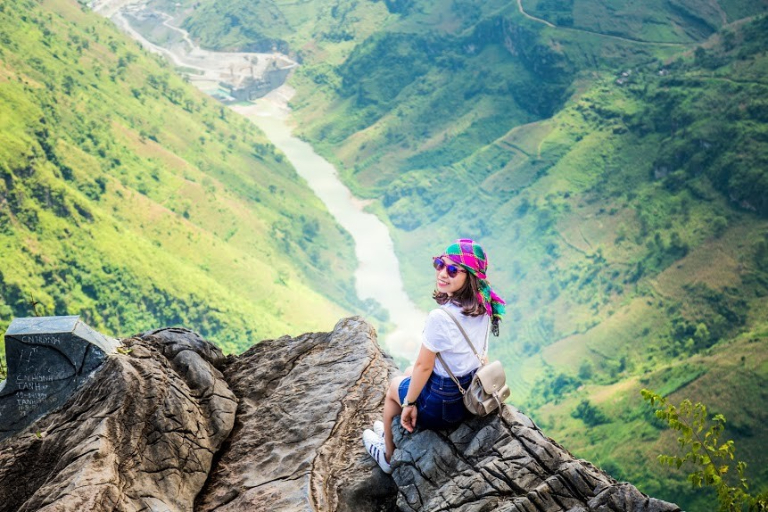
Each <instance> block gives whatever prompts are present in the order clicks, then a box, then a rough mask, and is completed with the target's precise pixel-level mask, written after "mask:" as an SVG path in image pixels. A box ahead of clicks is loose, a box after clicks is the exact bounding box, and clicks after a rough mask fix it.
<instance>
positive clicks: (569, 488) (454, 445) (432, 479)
mask: <svg viewBox="0 0 768 512" xmlns="http://www.w3.org/2000/svg"><path fill="white" fill-rule="evenodd" d="M122 342H123V347H124V348H123V349H122V350H121V353H119V354H114V355H110V356H109V357H108V358H107V360H106V362H105V363H104V364H103V365H102V366H101V367H100V368H99V369H98V370H97V371H96V372H95V373H94V374H93V375H92V377H91V378H89V379H88V380H87V381H86V382H85V384H84V385H83V386H82V387H81V388H80V389H78V391H77V392H76V393H75V394H74V395H73V396H72V397H71V399H70V400H69V401H68V402H67V403H66V404H65V405H64V406H63V407H61V408H59V409H57V410H55V411H53V412H51V413H49V414H47V415H45V416H44V417H42V418H41V419H39V420H38V421H36V422H35V423H34V424H32V425H31V426H29V427H28V428H26V429H25V430H24V431H22V432H20V433H18V434H16V435H14V436H12V437H10V438H8V439H6V440H4V441H2V442H0V511H6V510H7V511H11V510H14V511H16V510H18V511H33V510H41V511H48V512H52V511H57V512H59V511H80V510H92V511H107V510H109V511H173V512H176V511H191V510H196V511H213V510H217V511H235V510H237V511H242V510H270V511H293V510H296V511H304V510H317V511H331V510H332V511H359V512H366V511H389V510H405V511H438V510H440V511H449V510H456V511H459V510H460V511H477V512H480V511H490V510H499V511H510V512H524V511H525V512H528V511H536V512H559V511H563V512H565V511H568V512H581V511H616V512H618V511H628V512H632V511H644V512H653V511H659V512H661V511H664V512H667V511H669V512H673V511H679V510H680V509H679V508H678V507H677V506H675V505H673V504H670V503H667V502H663V501H660V500H656V499H654V498H650V497H648V496H645V495H644V494H642V493H640V492H639V491H638V490H637V489H636V488H635V487H633V486H632V485H630V484H627V483H621V482H617V481H615V480H613V479H612V478H611V477H610V476H608V475H607V474H605V473H603V472H602V471H600V470H599V469H597V468H596V467H594V466H593V465H591V464H590V463H589V462H586V461H583V460H579V459H576V458H574V457H573V456H572V455H571V454H570V453H568V451H567V450H565V449H564V448H563V447H561V446H559V445H558V444H557V443H556V442H554V441H553V440H551V439H549V438H547V437H546V436H545V435H544V434H543V433H542V432H541V430H539V428H538V427H536V425H535V424H534V423H533V422H532V421H531V420H530V419H529V418H527V417H526V416H525V415H523V414H522V413H520V412H519V411H518V410H516V409H515V408H514V407H512V406H509V405H508V406H505V409H504V411H503V414H501V415H500V416H499V415H494V416H492V417H488V418H474V419H472V420H470V421H468V422H466V423H464V424H463V425H461V426H460V427H459V428H457V429H456V430H454V431H451V432H432V431H417V432H416V433H414V434H407V433H405V431H403V430H401V429H399V427H398V428H397V429H396V434H395V435H396V438H395V440H396V444H397V446H398V449H397V450H396V451H395V455H394V461H393V468H394V471H393V474H392V476H391V477H390V476H388V475H385V474H384V473H382V472H381V471H380V470H379V469H378V466H376V464H375V463H374V462H373V460H372V459H371V458H370V457H369V456H368V455H367V454H366V453H365V452H364V450H363V447H362V443H361V440H360V435H361V432H362V430H363V429H364V428H368V427H370V425H371V424H372V423H373V421H374V420H376V419H378V418H379V417H380V414H381V409H382V406H383V401H384V391H385V389H386V385H387V382H388V380H389V379H390V378H391V377H393V376H394V375H396V373H397V369H396V367H395V365H394V363H393V361H392V360H391V359H390V358H389V357H387V356H386V355H385V354H383V353H382V352H381V350H380V349H379V347H378V345H377V343H376V334H375V332H374V330H373V329H372V327H371V326H370V325H369V324H367V323H366V322H365V321H363V320H362V319H359V318H348V319H343V320H341V321H339V323H338V324H337V325H336V327H335V328H334V330H333V332H331V333H309V334H304V335H301V336H298V337H295V338H290V337H283V338H279V339H276V340H266V341H262V342H260V343H258V344H255V345H254V346H253V347H252V348H251V349H249V350H248V351H247V352H245V353H243V354H241V355H239V356H236V357H235V356H228V357H224V356H223V355H222V353H221V352H220V351H219V350H218V349H217V348H215V347H214V346H213V345H212V344H210V343H208V342H207V341H205V340H203V339H202V338H200V337H199V336H198V335H196V334H195V333H193V332H191V331H188V330H186V329H179V328H169V329H161V330H157V331H151V332H147V333H144V334H142V335H139V336H135V337H132V338H128V339H124V340H122Z"/></svg>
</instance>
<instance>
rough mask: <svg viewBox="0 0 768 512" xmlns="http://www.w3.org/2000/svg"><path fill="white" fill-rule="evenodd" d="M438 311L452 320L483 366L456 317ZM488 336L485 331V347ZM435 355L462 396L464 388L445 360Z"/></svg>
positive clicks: (438, 354) (445, 310)
mask: <svg viewBox="0 0 768 512" xmlns="http://www.w3.org/2000/svg"><path fill="white" fill-rule="evenodd" d="M440 310H441V311H443V312H445V314H447V315H448V316H449V317H450V318H451V320H453V323H455V324H456V327H458V328H459V331H461V334H462V335H463V336H464V339H465V340H466V341H467V343H468V344H469V346H470V347H471V348H472V352H474V353H475V357H477V360H478V361H480V366H481V367H482V366H483V359H482V358H481V357H480V354H478V353H477V349H476V348H475V345H473V344H472V342H471V341H469V336H467V331H465V330H464V328H463V327H462V326H461V324H460V323H459V321H458V319H457V318H456V316H454V314H453V313H451V312H450V311H448V310H447V309H443V308H440ZM489 329H490V324H489ZM488 334H489V330H486V333H485V344H486V347H487V346H488ZM435 355H436V356H437V358H438V359H439V360H440V364H442V365H443V368H445V371H447V372H448V375H450V377H451V380H453V382H454V383H455V384H456V385H457V386H458V387H459V391H461V394H462V395H464V393H466V391H465V390H464V388H462V387H461V384H459V379H457V378H456V376H455V375H454V374H453V372H452V371H451V369H450V368H449V367H448V365H447V364H445V359H443V356H441V355H440V352H437V353H436V354H435Z"/></svg>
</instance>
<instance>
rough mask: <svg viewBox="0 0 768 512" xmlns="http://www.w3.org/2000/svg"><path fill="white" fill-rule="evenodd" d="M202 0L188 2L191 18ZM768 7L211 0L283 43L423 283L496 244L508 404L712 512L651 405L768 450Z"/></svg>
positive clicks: (250, 42) (753, 461)
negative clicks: (668, 455)
mask: <svg viewBox="0 0 768 512" xmlns="http://www.w3.org/2000/svg"><path fill="white" fill-rule="evenodd" d="M189 5H191V4H183V5H182V7H181V9H184V8H187V7H188V6H189ZM767 6H768V4H766V2H764V1H761V2H741V1H727V0H723V1H708V2H707V1H705V2H699V1H697V2H693V1H685V0H682V1H678V0H675V1H668V2H662V1H658V2H656V1H652V2H615V1H599V0H591V1H568V0H541V1H538V2H536V1H532V0H531V1H526V0H523V1H522V3H518V2H509V1H484V2H480V1H477V2H473V1H468V2H442V1H437V0H435V1H429V0H422V1H418V0H412V1H408V0H401V1H386V2H365V1H344V0H342V1H339V2H336V3H334V4H333V5H329V4H326V3H324V2H304V3H300V4H297V3H293V2H290V3H289V2H279V1H263V2H237V1H235V2H227V3H223V2H222V3H217V2H212V1H203V2H199V8H198V9H197V10H194V11H193V10H191V9H190V10H189V11H187V14H188V15H189V17H188V19H187V20H186V21H185V22H184V26H185V27H187V28H188V29H189V30H190V31H191V32H192V33H193V34H194V35H195V37H197V38H199V39H200V40H201V41H202V42H203V43H204V44H206V45H210V46H212V47H218V48H223V47H241V48H247V47H258V46H259V45H262V44H267V43H266V42H267V41H268V42H269V44H273V45H281V46H280V47H281V48H288V50H289V51H290V52H291V53H292V54H293V55H295V56H297V57H299V58H300V59H302V61H303V66H302V67H301V68H300V69H299V70H298V71H297V72H296V74H295V75H294V76H293V78H292V83H293V85H294V86H296V87H297V88H298V91H299V92H298V95H297V97H296V99H295V102H294V108H295V109H296V114H295V115H296V117H297V119H298V120H299V122H300V131H301V132H302V134H303V135H304V136H305V137H306V138H308V139H309V140H311V141H312V142H313V144H314V145H315V147H316V148H317V149H318V150H319V151H321V152H322V153H323V154H324V155H325V156H326V157H328V158H329V159H331V160H333V161H335V162H336V163H337V165H338V166H339V168H340V172H341V173H342V175H343V176H344V179H345V180H346V182H347V183H348V184H349V185H350V186H351V187H352V188H353V190H355V192H356V193H357V194H359V195H361V196H364V197H369V198H372V199H374V200H375V202H374V206H373V208H374V210H375V211H377V212H378V213H379V214H380V215H381V216H382V217H383V218H385V219H386V220H387V221H388V222H389V223H390V225H391V226H392V228H393V234H394V237H395V239H396V245H397V249H398V251H399V253H400V254H401V255H402V256H403V258H402V262H403V263H402V264H403V271H404V273H405V274H406V277H407V278H408V279H407V281H408V285H407V286H409V292H410V293H411V294H412V296H413V297H414V299H415V300H417V301H418V302H419V303H420V304H421V305H422V306H423V307H425V308H426V307H429V302H430V300H429V292H430V291H431V280H432V273H431V271H430V269H429V264H428V259H429V256H432V255H433V254H434V253H435V252H436V251H439V250H440V249H441V248H442V246H443V245H444V244H445V243H446V241H448V240H450V239H452V238H454V237H456V236H459V235H462V236H473V237H476V238H478V239H480V240H481V241H483V242H484V243H485V245H486V246H487V248H488V250H489V252H490V254H491V260H492V261H491V266H492V271H491V275H492V276H493V282H494V284H495V285H496V286H497V287H498V289H499V290H500V291H501V292H502V293H503V294H504V295H505V296H506V297H507V298H508V300H509V302H510V306H509V315H508V318H507V319H506V320H505V322H504V326H503V327H504V328H503V332H504V335H503V337H502V340H500V342H498V343H497V345H496V347H497V348H496V350H495V352H496V354H497V355H498V356H500V357H502V359H504V361H505V362H506V364H507V365H508V366H509V367H510V368H512V369H513V371H512V373H513V375H514V379H515V391H514V400H515V401H516V402H517V403H522V404H524V405H525V406H526V408H527V410H528V411H529V412H531V413H532V414H533V415H534V416H535V417H536V418H537V419H538V421H539V422H540V423H541V424H542V425H544V427H545V430H546V431H547V433H548V434H550V435H552V436H553V437H555V438H557V439H558V440H561V441H562V442H563V443H564V444H565V445H566V446H567V447H569V448H571V449H574V450H575V451H576V452H577V453H580V454H582V455H584V456H586V457H588V458H589V459H590V460H593V461H596V462H597V463H598V464H600V465H602V466H603V467H604V468H606V469H609V470H610V471H611V472H612V473H613V474H614V475H615V476H616V477H618V478H628V479H629V480H631V481H633V482H636V483H638V484H639V486H640V488H641V489H643V488H644V489H646V490H647V491H648V492H649V493H651V494H653V495H657V496H660V497H664V498H667V499H671V500H673V501H676V502H679V503H680V504H681V505H682V506H684V508H686V509H687V510H702V511H703V510H709V509H710V506H711V502H710V501H709V500H711V497H708V496H706V495H700V494H693V493H690V491H689V490H688V487H689V484H688V483H687V482H685V481H684V478H683V477H682V476H681V475H670V474H669V473H668V472H666V470H662V469H660V468H659V467H658V466H657V465H656V461H655V455H656V454H657V453H658V452H659V450H673V449H674V447H675V443H674V439H673V438H672V437H671V436H670V435H668V433H662V432H661V431H660V430H659V429H658V428H657V427H656V426H655V423H654V422H653V421H651V420H650V419H649V415H648V412H647V411H648V410H647V408H646V407H645V406H644V405H643V404H641V403H640V399H639V394H638V390H639V389H640V388H641V387H646V386H648V387H652V388H655V389H657V390H660V391H661V392H663V393H665V394H672V395H673V397H678V398H682V397H691V398H693V399H696V400H703V401H705V402H706V403H708V404H709V405H710V406H711V408H712V409H713V410H714V411H716V412H722V413H723V414H725V416H726V417H727V418H728V419H729V425H730V429H731V430H730V433H731V434H732V435H733V436H734V438H736V439H737V446H738V447H739V448H738V451H739V453H740V454H741V456H742V457H744V458H745V459H746V460H747V461H748V462H749V464H750V468H751V469H750V474H751V476H752V477H753V478H755V479H757V481H758V482H759V483H761V485H766V483H768V474H766V473H765V471H766V470H765V467H766V464H765V460H766V451H765V446H768V443H766V441H767V440H768V429H767V428H766V426H765V425H766V422H768V413H767V412H766V410H765V409H766V408H765V404H766V403H768V400H767V399H768V395H766V392H765V391H764V389H765V386H766V384H767V383H768V362H767V359H768V349H767V344H766V343H767V341H768V340H767V338H768V320H766V318H768V316H766V313H768V301H767V300H766V297H768V222H766V218H767V217H768V204H766V199H765V198H766V197H768V170H767V169H768V165H766V164H768V146H767V145H766V144H768V116H766V112H767V111H766V98H768V56H766V50H768V36H767V35H766V34H768V21H766V18H765V17H764V16H762V15H761V13H763V12H765V10H766V7H767Z"/></svg>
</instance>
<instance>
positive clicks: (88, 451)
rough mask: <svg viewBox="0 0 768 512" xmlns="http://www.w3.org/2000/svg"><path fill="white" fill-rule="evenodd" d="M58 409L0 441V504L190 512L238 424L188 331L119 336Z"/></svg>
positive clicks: (210, 353)
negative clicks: (118, 350)
mask: <svg viewBox="0 0 768 512" xmlns="http://www.w3.org/2000/svg"><path fill="white" fill-rule="evenodd" d="M123 347H124V350H123V352H124V353H125V354H116V355H112V356H110V357H108V358H107V361H106V362H105V363H104V364H103V365H102V366H101V368H99V369H98V370H97V371H96V373H95V374H94V375H93V376H92V377H91V379H90V380H89V381H87V382H85V383H84V384H83V386H82V387H81V388H80V389H79V390H78V391H77V392H76V393H75V395H74V396H73V397H72V398H71V399H70V400H69V401H68V402H67V403H66V404H65V406H64V407H62V408H60V409H58V410H56V411H54V412H52V413H49V414H47V415H46V416H44V417H43V418H42V419H40V420H38V421H37V422H35V423H33V424H32V425H30V426H29V427H28V428H27V429H25V430H23V431H22V432H20V433H19V434H16V435H15V436H13V437H10V438H8V439H6V440H5V441H2V444H0V510H2V511H51V512H53V511H57V512H58V511H83V510H88V511H107V510H110V511H112V510H119V511H139V510H153V511H154V510H157V511H160V510H162V511H186V510H192V508H193V503H194V498H195V496H196V495H197V494H198V493H199V491H200V489H201V488H202V487H203V484H204V483H205V481H206V479H207V478H208V473H209V472H210V468H211V463H212V461H213V456H214V454H215V453H217V452H218V451H219V448H220V447H221V445H222V443H223V442H224V440H225V439H226V438H227V436H228V435H229V433H230V431H231V429H232V426H233V425H234V421H235V410H236V405H237V403H236V399H235V397H234V395H233V394H232V392H231V391H230V390H229V387H228V386H227V384H226V383H225V382H224V381H223V380H222V375H221V373H220V372H219V371H218V370H217V369H216V368H215V364H216V363H217V362H220V360H221V358H222V355H221V352H220V351H219V350H218V349H216V348H214V347H213V346H212V345H210V344H209V343H207V342H205V341H203V340H202V339H201V338H200V337H199V336H197V335H195V334H194V333H191V332H190V331H186V330H181V329H173V330H170V331H169V330H165V331H160V332H157V333H154V335H153V334H148V335H145V336H143V337H137V338H130V339H126V340H123Z"/></svg>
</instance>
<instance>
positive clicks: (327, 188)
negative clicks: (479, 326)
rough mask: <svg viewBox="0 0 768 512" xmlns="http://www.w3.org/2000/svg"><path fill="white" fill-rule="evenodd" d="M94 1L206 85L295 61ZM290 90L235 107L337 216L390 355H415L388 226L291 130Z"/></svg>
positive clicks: (412, 316)
mask: <svg viewBox="0 0 768 512" xmlns="http://www.w3.org/2000/svg"><path fill="white" fill-rule="evenodd" d="M92 7H93V9H94V10H95V11H97V12H100V13H102V14H103V15H104V16H105V17H108V18H111V19H112V21H114V22H115V23H116V24H117V25H118V26H119V27H121V28H122V29H123V30H124V31H125V32H127V33H128V34H129V35H130V36H131V37H133V38H134V39H136V40H137V41H138V42H139V43H141V45H142V46H144V47H145V48H147V49H148V50H149V51H152V52H156V53H160V54H163V55H165V56H166V57H167V58H169V59H170V60H171V62H173V63H174V64H176V65H177V66H184V67H185V68H187V69H193V70H195V72H196V73H197V74H192V75H190V76H189V78H190V80H191V82H192V83H193V84H195V85H196V86H197V87H198V88H199V89H201V90H202V91H204V92H209V91H211V90H212V88H215V87H217V85H218V83H219V82H220V81H226V80H227V79H232V78H235V75H236V74H237V73H236V70H238V69H241V68H242V69H245V70H246V73H248V74H249V75H250V76H254V73H255V74H256V75H258V74H260V73H261V72H263V71H264V70H265V69H266V67H267V66H268V65H269V64H270V63H271V64H273V65H275V64H278V63H280V66H281V67H286V66H287V67H293V66H295V65H296V63H295V62H292V61H291V60H290V59H288V58H287V57H285V56H282V55H278V54H254V53H247V54H246V53H222V52H211V51H208V50H205V49H202V48H200V47H199V46H196V45H195V44H194V42H193V41H192V40H191V39H190V38H189V34H187V32H186V31H185V30H183V29H181V28H180V27H178V26H175V25H174V24H172V23H171V22H172V21H173V18H172V17H171V16H170V15H168V14H166V13H161V12H159V11H154V13H155V14H159V16H156V15H155V16H151V19H155V20H157V19H160V20H162V21H161V24H162V25H163V26H164V27H165V29H167V30H169V31H171V32H177V33H179V34H180V35H181V40H182V41H183V44H181V45H178V44H177V45H173V47H167V48H166V47H161V46H159V45H158V44H155V43H152V42H150V41H148V40H147V39H145V38H144V36H142V34H141V33H139V32H138V31H137V30H135V29H134V28H133V27H131V24H130V22H129V20H128V19H127V18H126V17H125V16H124V13H128V12H130V13H132V15H137V13H138V14H139V15H140V13H141V12H143V11H144V10H145V9H146V5H144V4H142V3H141V2H137V1H136V0H94V1H93V2H92ZM150 14H151V13H150ZM292 94H293V91H292V89H291V88H290V87H288V86H285V85H284V86H282V87H280V88H279V89H276V90H274V91H272V92H271V93H269V94H268V95H267V96H265V97H263V98H261V99H259V100H257V101H255V102H253V103H250V104H247V105H238V106H233V107H232V108H233V110H235V111H237V112H239V113H240V114H242V115H244V116H246V117H247V118H248V119H250V120H252V121H253V122H254V123H255V124H256V125H257V126H258V127H259V128H261V130H262V131H263V132H264V133H265V134H266V135H267V137H268V138H269V139H270V141H271V142H272V143H273V144H274V145H275V146H276V147H277V148H278V149H280V151H282V152H283V153H284V154H285V156H286V157H287V158H288V160H289V161H290V162H291V164H292V165H293V166H294V168H295V169H296V171H297V172H298V173H299V175H300V176H301V177H302V178H304V180H306V182H307V184H308V185H309V187H310V188H311V189H312V190H313V191H314V192H315V194H317V196H318V197H319V198H320V200H321V201H323V203H324V204H325V206H326V207H327V208H328V211H330V213H331V215H333V216H334V217H335V218H336V221H337V222H338V223H339V224H341V226H342V227H343V228H344V229H346V230H347V231H348V232H349V233H350V235H352V239H353V240H354V242H355V254H356V256H357V261H358V265H359V266H358V269H357V271H356V272H355V285H356V291H357V295H358V297H360V299H362V300H366V299H374V300H376V301H377V302H378V303H379V304H381V306H382V307H383V308H384V309H385V310H386V311H387V312H388V314H389V320H390V323H392V324H393V325H394V328H393V330H392V331H391V332H390V333H389V334H388V335H387V336H386V338H385V339H384V340H383V343H384V345H385V347H386V348H387V350H388V351H389V353H390V354H392V355H393V356H396V357H398V358H405V359H407V360H409V361H412V360H413V359H414V358H415V356H416V353H417V351H418V347H419V345H420V341H421V340H420V338H421V330H422V328H423V326H424V320H425V319H426V315H425V313H424V312H422V311H420V310H419V309H417V308H416V306H415V304H414V303H413V302H412V301H411V299H410V298H409V297H408V295H406V293H405V290H404V287H403V281H402V278H401V275H400V263H399V262H398V260H397V256H396V255H395V251H394V244H393V243H392V237H390V235H389V230H388V229H387V227H386V226H385V225H384V223H383V222H381V220H379V219H378V217H376V216H375V215H373V214H371V213H368V212H366V211H364V209H363V207H364V203H363V202H362V201H360V200H358V199H356V198H355V197H354V196H353V195H352V193H351V192H350V191H349V189H348V188H347V187H346V186H344V184H343V183H342V182H341V180H339V176H338V173H337V172H336V169H335V168H334V167H333V165H331V164H330V163H329V162H328V161H326V160H325V159H323V158H322V157H321V156H320V155H318V154H317V153H315V151H314V150H313V149H312V146H310V145H309V144H307V143H306V142H304V141H302V140H300V139H298V138H296V137H294V136H293V134H292V133H291V127H290V109H289V108H288V101H289V100H290V97H291V95H292Z"/></svg>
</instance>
